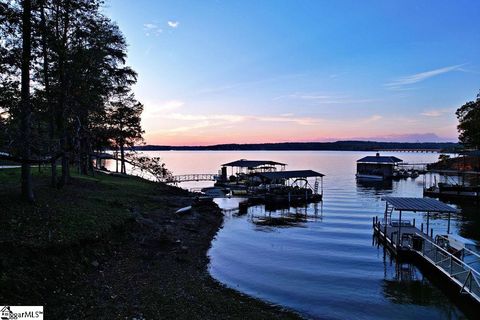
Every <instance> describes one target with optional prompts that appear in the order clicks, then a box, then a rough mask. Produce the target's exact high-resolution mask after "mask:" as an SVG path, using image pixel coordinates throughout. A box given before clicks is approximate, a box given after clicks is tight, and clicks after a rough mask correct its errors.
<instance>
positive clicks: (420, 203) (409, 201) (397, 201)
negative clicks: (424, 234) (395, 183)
mask: <svg viewBox="0 0 480 320" xmlns="http://www.w3.org/2000/svg"><path fill="white" fill-rule="evenodd" d="M382 200H385V201H386V202H387V204H389V205H391V206H392V207H393V208H394V209H395V210H397V211H420V212H439V213H456V212H458V210H457V209H455V208H453V207H451V206H449V205H447V204H445V203H443V202H441V201H439V200H437V199H432V198H402V197H383V198H382Z"/></svg>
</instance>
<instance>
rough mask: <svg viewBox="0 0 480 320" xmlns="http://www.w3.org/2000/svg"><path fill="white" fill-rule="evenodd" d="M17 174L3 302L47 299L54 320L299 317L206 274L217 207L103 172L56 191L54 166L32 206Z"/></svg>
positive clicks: (6, 173) (4, 202)
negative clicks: (187, 208)
mask: <svg viewBox="0 0 480 320" xmlns="http://www.w3.org/2000/svg"><path fill="white" fill-rule="evenodd" d="M18 181H19V170H18V169H5V170H0V207H1V208H2V213H1V215H0V223H1V225H2V232H1V233H0V249H1V251H2V259H0V301H1V302H2V303H6V304H11V305H44V306H45V312H46V315H47V318H61V319H82V318H91V319H131V318H133V317H136V318H139V319H141V318H145V319H166V318H170V319H179V318H183V319H186V318H190V319H192V318H193V319H199V318H203V319H206V318H209V319H210V318H212V319H213V318H215V319H223V318H264V319H270V318H297V316H296V315H295V314H293V313H290V312H287V311H284V310H282V309H280V308H277V307H273V306H270V305H267V304H265V303H263V302H261V301H258V300H255V299H252V298H249V297H246V296H244V295H241V294H239V293H238V292H236V291H233V290H230V289H227V288H225V287H223V286H222V285H220V284H218V283H217V282H216V281H214V280H213V279H212V278H211V277H210V276H209V275H208V272H207V264H208V259H207V257H206V252H207V250H208V248H209V246H210V242H211V239H212V238H213V237H214V235H215V234H216V232H217V230H218V228H219V227H220V226H221V223H222V219H223V218H222V214H221V212H220V211H219V209H218V207H216V206H215V205H214V204H195V203H194V201H193V197H192V195H191V194H189V193H188V192H186V191H184V190H182V189H179V188H175V187H170V186H167V185H164V184H158V183H153V182H150V181H146V180H143V179H140V178H137V177H120V176H113V175H106V174H98V175H97V176H95V177H83V176H78V175H75V174H73V179H72V183H71V184H69V185H68V186H66V187H65V188H63V189H61V190H57V189H53V188H51V187H50V186H49V176H48V173H47V170H45V172H43V173H42V172H37V170H34V184H35V195H36V203H35V204H25V203H22V202H20V200H19V196H18V192H19V183H18ZM190 204H193V209H192V211H191V212H189V213H187V214H183V215H178V214H175V210H176V209H178V208H180V207H183V206H186V205H190Z"/></svg>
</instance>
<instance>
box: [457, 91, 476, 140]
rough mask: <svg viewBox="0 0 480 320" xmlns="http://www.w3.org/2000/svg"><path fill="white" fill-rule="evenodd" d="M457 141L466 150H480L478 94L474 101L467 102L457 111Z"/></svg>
mask: <svg viewBox="0 0 480 320" xmlns="http://www.w3.org/2000/svg"><path fill="white" fill-rule="evenodd" d="M456 115H457V118H458V122H459V124H458V127H457V128H458V131H459V133H460V135H459V137H458V139H459V140H460V142H461V143H462V144H464V145H465V146H466V147H467V148H474V149H480V93H479V94H478V95H477V99H476V100H475V101H469V102H467V103H465V104H464V105H463V106H461V107H460V108H458V109H457V112H456Z"/></svg>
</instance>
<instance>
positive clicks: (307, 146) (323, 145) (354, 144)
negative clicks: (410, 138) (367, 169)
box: [135, 141, 460, 152]
mask: <svg viewBox="0 0 480 320" xmlns="http://www.w3.org/2000/svg"><path fill="white" fill-rule="evenodd" d="M459 147H460V144H458V143H453V142H414V143H403V142H376V141H336V142H282V143H254V144H217V145H211V146H157V145H146V146H136V147H135V150H139V151H154V150H157V151H158V150H218V151H227V150H272V151H288V150H297V151H299V150H300V151H301V150H310V151H311V150H325V151H376V150H398V149H404V150H418V149H429V150H441V151H442V152H454V151H455V150H456V149H458V148H459Z"/></svg>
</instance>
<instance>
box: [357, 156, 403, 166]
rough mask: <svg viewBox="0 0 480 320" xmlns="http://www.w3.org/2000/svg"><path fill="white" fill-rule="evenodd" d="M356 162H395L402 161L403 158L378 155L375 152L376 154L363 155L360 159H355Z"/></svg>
mask: <svg viewBox="0 0 480 320" xmlns="http://www.w3.org/2000/svg"><path fill="white" fill-rule="evenodd" d="M357 162H368V163H391V164H395V163H398V162H403V160H402V159H399V158H397V157H394V156H380V155H378V154H377V155H376V156H367V157H363V158H362V159H359V160H357Z"/></svg>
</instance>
